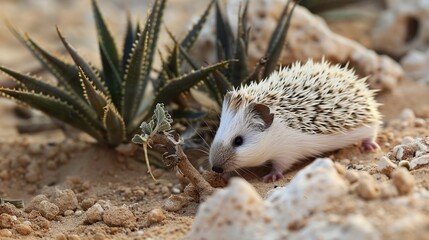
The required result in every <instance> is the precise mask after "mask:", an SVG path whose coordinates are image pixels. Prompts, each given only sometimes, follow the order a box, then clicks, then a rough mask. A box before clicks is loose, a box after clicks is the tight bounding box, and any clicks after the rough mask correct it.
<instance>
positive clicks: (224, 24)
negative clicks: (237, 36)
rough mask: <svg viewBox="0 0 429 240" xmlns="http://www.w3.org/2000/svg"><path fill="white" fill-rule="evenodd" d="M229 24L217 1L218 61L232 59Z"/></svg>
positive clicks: (231, 38)
mask: <svg viewBox="0 0 429 240" xmlns="http://www.w3.org/2000/svg"><path fill="white" fill-rule="evenodd" d="M233 36H234V35H233V33H232V30H231V26H230V25H229V22H228V21H227V19H226V18H225V16H224V15H223V13H222V11H221V9H220V6H219V1H218V0H216V39H217V45H216V46H217V53H218V61H221V60H225V59H231V58H232V57H233V45H234V37H233Z"/></svg>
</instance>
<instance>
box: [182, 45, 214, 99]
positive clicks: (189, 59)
mask: <svg viewBox="0 0 429 240" xmlns="http://www.w3.org/2000/svg"><path fill="white" fill-rule="evenodd" d="M179 50H180V53H181V54H182V55H183V57H184V59H185V60H186V62H187V63H188V64H189V65H190V66H191V67H192V69H193V70H197V69H199V68H200V66H199V65H198V64H197V63H196V62H195V61H194V60H193V59H192V57H191V56H189V54H188V53H187V52H186V51H185V50H184V49H183V48H182V47H179ZM203 82H204V84H205V85H206V86H207V88H208V90H209V92H210V94H211V96H212V97H214V98H215V101H216V102H218V104H219V105H221V104H222V96H221V94H220V92H219V89H218V87H217V86H216V80H215V79H214V78H213V77H211V76H208V77H206V78H204V79H203Z"/></svg>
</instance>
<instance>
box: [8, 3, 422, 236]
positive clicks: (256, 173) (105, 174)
mask: <svg viewBox="0 0 429 240" xmlns="http://www.w3.org/2000/svg"><path fill="white" fill-rule="evenodd" d="M36 2H37V3H36ZM104 2H106V3H105V5H104V4H103V7H102V8H103V10H104V11H105V12H106V14H108V15H109V16H114V17H112V19H109V24H111V25H112V29H114V32H115V33H118V34H120V33H122V31H121V30H120V29H121V28H120V26H123V24H124V22H125V7H124V5H123V4H121V3H120V2H122V1H119V0H118V1H103V3H104ZM141 2H143V3H141ZM146 2H147V1H128V3H127V4H129V5H130V6H133V7H132V8H131V9H132V12H133V13H134V14H137V13H139V14H140V16H143V15H144V14H145V12H144V9H145V5H146ZM171 2H172V3H171V5H170V7H169V9H170V10H169V12H167V14H166V15H167V16H168V17H167V19H170V18H171V19H174V18H175V17H179V18H180V22H181V23H183V24H182V25H183V26H185V25H186V22H187V19H189V16H187V15H186V14H183V12H182V14H179V13H178V12H180V11H178V12H175V11H172V10H171V9H173V8H174V7H175V6H178V7H179V9H181V11H182V10H184V9H185V8H184V7H183V6H186V4H183V3H187V2H190V1H187V0H186V1H185V0H183V1H171ZM88 6H89V2H88V1H62V2H61V3H59V2H58V1H53V0H43V1H2V2H1V3H0V17H2V18H3V17H7V18H9V19H10V20H11V21H13V22H14V23H15V24H16V25H17V26H19V27H20V28H22V29H25V30H27V31H29V32H30V33H31V35H32V36H34V38H35V39H37V40H38V41H40V42H41V43H42V44H43V45H44V46H48V48H49V49H52V50H57V51H59V52H63V50H62V48H61V46H60V44H59V42H58V41H57V40H56V36H55V31H54V24H57V25H59V26H61V28H62V29H64V32H65V33H66V35H67V36H69V38H70V41H71V42H72V43H73V44H74V45H75V46H79V47H78V49H79V50H80V51H81V52H83V53H84V55H85V56H86V57H87V58H89V59H91V60H92V61H93V62H95V63H96V64H97V61H98V59H97V53H96V52H94V51H92V49H96V45H95V44H96V41H95V33H94V31H93V23H92V19H91V11H90V9H89V8H88ZM202 6H204V4H202ZM359 28H361V26H359ZM35 29H37V30H35ZM89 29H90V30H89ZM335 29H337V30H338V31H345V30H346V29H345V28H341V27H340V26H338V25H337V26H336V27H335ZM173 30H174V31H177V33H178V34H180V29H175V28H173ZM348 30H350V28H348ZM362 31H367V29H365V30H362ZM0 32H1V35H0V63H1V64H4V65H6V66H9V67H13V68H17V69H19V70H22V71H35V72H40V68H39V65H37V64H35V61H34V60H33V59H32V58H30V55H29V54H28V53H27V52H26V51H25V48H24V47H22V46H21V45H20V44H19V43H18V42H17V41H16V40H15V39H13V36H12V35H11V34H9V32H8V31H7V30H6V29H5V27H4V25H2V24H0ZM348 36H350V34H349V35H348ZM163 41H164V42H166V40H163ZM53 42H55V44H53ZM40 74H42V75H43V74H44V73H43V72H40ZM2 81H3V82H5V79H2ZM428 92H429V86H424V85H418V84H416V83H414V82H412V81H408V80H404V81H403V82H402V83H401V84H400V86H398V87H397V88H396V89H395V90H394V91H393V92H390V93H382V94H380V95H379V96H378V97H377V99H378V101H379V102H381V103H382V104H383V106H382V107H381V109H380V110H381V112H382V114H383V115H384V120H383V121H384V124H383V128H382V129H381V132H380V134H379V137H378V139H377V142H378V143H379V144H380V146H381V150H380V151H378V152H377V153H374V154H361V153H360V152H359V150H358V147H357V146H351V147H349V148H347V149H343V150H340V151H338V152H335V153H333V154H332V155H331V156H330V157H331V158H332V159H334V160H336V161H338V162H339V163H341V164H343V165H345V166H346V167H347V168H354V169H357V170H359V171H368V172H369V173H371V174H374V173H375V168H376V165H377V161H378V159H379V158H380V157H381V156H382V155H384V154H385V153H387V152H389V151H390V150H391V149H392V147H393V146H395V145H397V144H399V143H400V142H401V140H402V139H403V138H404V137H408V136H410V137H423V136H428V135H429V129H428V127H427V125H428V124H429V122H428V121H427V120H428V119H429V95H428V94H427V93H428ZM405 108H410V109H412V110H413V112H414V113H415V115H416V116H417V117H419V118H423V119H426V126H418V127H416V126H414V125H411V124H403V121H402V120H401V118H400V117H401V112H402V110H403V109H405ZM15 109H16V105H15V104H14V103H12V102H10V101H8V100H5V99H0V112H1V114H0V116H1V117H0V129H2V130H1V131H0V197H2V198H19V199H24V201H25V203H26V205H27V206H28V205H31V204H30V201H31V200H32V199H33V198H34V197H35V196H36V195H38V194H41V193H43V194H45V195H47V196H48V197H49V196H50V195H52V194H53V192H55V188H58V189H71V190H73V192H74V193H75V196H76V199H77V201H78V205H77V209H75V210H73V211H72V212H71V213H70V212H68V213H67V214H59V215H57V216H56V217H55V218H53V219H52V220H50V221H48V226H44V225H43V224H41V223H40V221H41V220H40V219H41V218H38V217H37V216H32V213H31V212H28V213H22V215H21V216H18V220H19V221H21V222H25V221H30V222H31V223H32V224H34V225H37V224H36V222H37V221H39V222H38V223H39V225H37V227H33V228H34V229H33V230H32V232H31V234H30V235H28V236H23V235H21V234H18V233H16V232H15V230H13V231H11V233H12V236H10V238H23V239H37V238H46V239H55V238H56V239H79V238H81V239H110V238H115V239H116V238H117V239H129V238H133V239H147V238H153V239H181V238H183V237H184V236H185V234H186V233H187V232H188V231H189V229H190V228H191V225H192V222H193V218H194V215H195V214H196V211H197V207H198V203H197V202H195V201H186V204H185V206H183V207H182V208H180V209H179V210H178V211H175V212H171V211H166V210H163V212H164V214H165V219H164V220H162V221H161V222H160V223H151V222H150V221H148V217H149V216H150V214H149V212H150V211H151V210H153V209H157V208H163V205H164V204H165V202H166V199H167V198H168V197H169V196H170V195H171V194H175V193H178V192H182V191H183V188H184V186H185V183H184V182H182V181H181V180H180V179H178V178H177V177H176V171H175V170H174V169H172V170H164V169H157V170H155V173H156V175H157V176H158V178H159V181H157V182H154V181H153V180H152V179H151V178H150V177H149V175H148V174H146V171H147V169H146V167H145V166H144V164H142V163H140V162H138V161H136V159H134V158H128V157H125V156H122V155H120V154H118V153H117V152H115V151H114V150H109V149H105V148H101V147H98V146H96V145H95V144H94V143H92V142H91V141H88V139H86V138H85V137H81V138H80V140H79V139H78V140H70V139H67V138H66V137H65V136H64V134H63V133H62V131H60V130H50V131H45V132H42V133H38V134H18V132H17V130H16V126H17V125H18V124H25V123H30V122H31V121H34V119H36V120H37V121H41V120H44V119H45V120H46V118H44V117H43V116H41V115H39V114H36V115H35V116H34V117H33V119H30V120H24V119H21V118H19V117H17V116H16V114H15ZM306 163H308V161H307V162H304V163H303V164H302V165H305V164H306ZM302 165H301V166H297V167H296V168H295V170H294V171H290V172H288V173H287V174H286V175H285V177H284V178H283V179H282V180H280V181H277V182H274V183H263V182H261V176H262V175H263V172H264V171H265V169H252V172H253V173H252V174H249V173H246V174H244V173H243V176H244V177H245V178H246V179H247V180H248V181H249V182H250V183H251V184H252V185H253V186H255V188H256V189H257V191H258V192H259V193H260V194H261V195H262V196H263V195H264V194H265V193H266V192H267V191H269V190H270V189H272V188H274V187H276V186H283V185H285V184H286V183H287V182H288V181H290V179H292V178H293V176H294V175H295V173H296V171H297V170H299V169H300V168H301V167H302ZM412 173H413V175H414V176H415V178H416V179H417V185H418V186H419V187H424V188H429V181H428V180H427V179H428V177H429V168H428V167H426V168H421V169H418V170H416V171H413V172H412ZM380 181H383V178H380ZM95 202H98V203H100V205H103V206H106V205H107V206H110V207H111V206H118V207H119V206H122V205H126V206H128V207H129V209H130V210H131V211H132V212H133V214H134V215H135V217H136V220H135V223H133V224H132V225H130V226H113V227H111V226H108V225H106V224H105V223H103V222H102V221H100V222H96V223H94V224H89V223H87V222H85V219H86V215H85V214H84V213H83V212H84V211H85V210H86V209H85V208H86V205H87V203H91V204H90V205H92V204H94V203H95ZM84 203H85V204H84ZM33 214H36V213H33ZM35 219H36V220H37V219H39V220H37V221H36V220H35ZM6 235H7V234H6ZM6 235H4V236H6ZM0 238H1V239H3V238H5V237H1V236H0Z"/></svg>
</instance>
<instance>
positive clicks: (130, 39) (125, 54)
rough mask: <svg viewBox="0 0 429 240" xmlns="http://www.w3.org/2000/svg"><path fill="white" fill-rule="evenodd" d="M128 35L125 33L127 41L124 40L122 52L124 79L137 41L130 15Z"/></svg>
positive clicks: (128, 17) (128, 18)
mask: <svg viewBox="0 0 429 240" xmlns="http://www.w3.org/2000/svg"><path fill="white" fill-rule="evenodd" d="M126 29H127V30H126V33H125V39H124V46H123V48H122V49H123V50H122V71H121V72H122V79H124V77H125V68H126V67H127V65H128V61H129V59H130V56H131V51H132V48H133V43H134V41H135V39H134V37H135V36H136V34H135V33H134V30H133V24H132V22H131V17H130V15H128V16H127V27H126Z"/></svg>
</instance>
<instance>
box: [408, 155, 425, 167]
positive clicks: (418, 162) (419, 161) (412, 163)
mask: <svg viewBox="0 0 429 240" xmlns="http://www.w3.org/2000/svg"><path fill="white" fill-rule="evenodd" d="M427 164H429V154H426V155H423V156H420V157H418V158H414V159H413V160H411V161H410V169H411V170H412V169H415V168H417V167H421V166H424V165H427Z"/></svg>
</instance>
